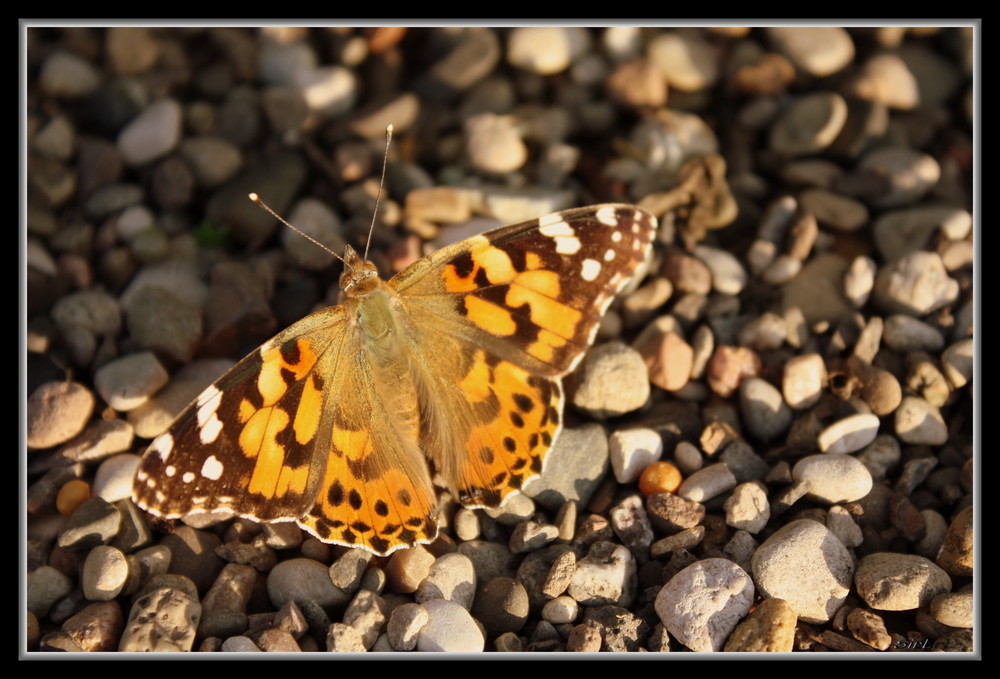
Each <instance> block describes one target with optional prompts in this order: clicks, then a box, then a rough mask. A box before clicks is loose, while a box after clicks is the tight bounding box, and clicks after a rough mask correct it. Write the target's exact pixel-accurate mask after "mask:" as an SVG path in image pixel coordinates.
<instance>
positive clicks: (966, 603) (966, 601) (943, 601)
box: [930, 592, 975, 629]
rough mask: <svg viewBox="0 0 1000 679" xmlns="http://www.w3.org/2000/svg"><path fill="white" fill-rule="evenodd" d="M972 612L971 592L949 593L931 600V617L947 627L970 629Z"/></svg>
mask: <svg viewBox="0 0 1000 679" xmlns="http://www.w3.org/2000/svg"><path fill="white" fill-rule="evenodd" d="M973 610H974V604H973V600H972V592H949V593H947V594H938V595H937V596H936V597H934V598H933V599H931V607H930V611H931V617H933V618H934V619H935V620H937V621H938V622H939V623H941V624H942V625H948V627H960V628H962V629H972V625H973V622H974V619H975V617H974V615H973Z"/></svg>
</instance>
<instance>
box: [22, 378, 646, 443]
mask: <svg viewBox="0 0 1000 679" xmlns="http://www.w3.org/2000/svg"><path fill="white" fill-rule="evenodd" d="M644 368H645V366H644ZM94 403H95V400H94V395H93V394H92V393H91V392H90V390H89V389H87V388H86V387H84V386H83V385H81V384H78V383H76V382H66V381H60V382H46V383H45V384H43V385H41V386H40V387H38V388H37V389H35V391H33V392H32V393H31V396H30V397H29V398H28V407H27V409H26V419H27V423H26V424H27V430H26V431H27V443H28V448H31V449H41V448H51V447H52V446H57V445H59V444H60V443H65V442H66V441H68V440H70V439H71V438H73V437H74V436H76V435H77V434H79V433H80V432H81V431H83V428H84V427H85V426H87V422H89V421H90V415H91V413H93V412H94Z"/></svg>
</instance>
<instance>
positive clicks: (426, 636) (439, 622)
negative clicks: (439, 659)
mask: <svg viewBox="0 0 1000 679" xmlns="http://www.w3.org/2000/svg"><path fill="white" fill-rule="evenodd" d="M421 605H422V606H423V607H424V609H425V610H426V611H427V624H426V625H424V626H423V628H421V630H420V632H419V633H418V634H417V646H416V649H417V650H418V651H447V652H452V653H477V652H480V651H482V650H483V649H484V648H485V647H486V642H485V640H484V639H483V633H482V632H481V631H480V630H479V625H477V624H476V621H475V620H474V619H473V618H472V616H471V615H469V612H468V611H467V610H465V609H464V608H463V607H462V606H460V605H459V604H456V603H455V602H454V601H447V600H445V599H432V600H430V601H425V602H424V603H423V604H421Z"/></svg>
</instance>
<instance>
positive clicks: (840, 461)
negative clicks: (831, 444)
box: [792, 454, 872, 504]
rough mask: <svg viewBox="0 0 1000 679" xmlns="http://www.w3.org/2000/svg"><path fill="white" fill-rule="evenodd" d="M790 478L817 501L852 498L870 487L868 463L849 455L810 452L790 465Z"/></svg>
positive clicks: (853, 500)
mask: <svg viewBox="0 0 1000 679" xmlns="http://www.w3.org/2000/svg"><path fill="white" fill-rule="evenodd" d="M792 478H793V479H795V482H796V483H797V484H802V485H803V486H805V487H806V489H807V492H808V494H809V497H810V498H811V499H813V500H815V501H816V502H825V503H829V504H840V503H842V502H855V501H857V500H860V499H861V498H863V497H864V496H866V495H867V494H868V492H869V491H870V490H871V489H872V475H871V474H870V473H869V471H868V469H867V467H865V466H864V464H862V463H861V462H859V461H858V460H857V459H856V458H853V457H851V456H849V455H826V454H823V455H809V456H807V457H804V458H802V459H801V460H799V461H798V462H797V463H795V466H794V467H792Z"/></svg>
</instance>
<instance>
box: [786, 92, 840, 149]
mask: <svg viewBox="0 0 1000 679" xmlns="http://www.w3.org/2000/svg"><path fill="white" fill-rule="evenodd" d="M846 122H847V102H845V101H844V98H843V97H841V96H840V95H839V94H837V93H836V92H814V93H811V94H806V95H804V96H801V97H799V98H797V99H795V100H794V101H793V102H792V104H791V106H789V107H788V108H787V109H786V110H785V112H784V113H783V114H782V115H781V117H780V118H779V119H778V120H777V122H775V124H774V125H773V126H772V127H771V138H770V145H771V148H772V149H774V150H775V151H777V152H778V153H781V154H783V155H786V156H798V155H806V154H812V153H818V152H820V151H822V150H823V149H825V148H827V147H828V146H829V145H830V144H832V143H833V141H834V140H835V139H836V138H837V135H839V134H840V131H841V130H842V129H844V123H846Z"/></svg>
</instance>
